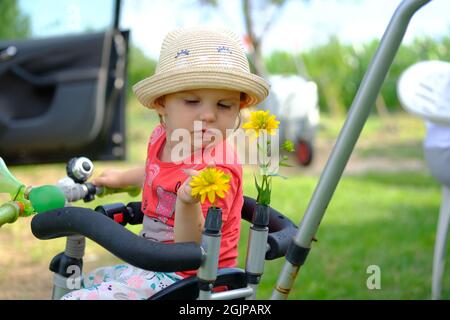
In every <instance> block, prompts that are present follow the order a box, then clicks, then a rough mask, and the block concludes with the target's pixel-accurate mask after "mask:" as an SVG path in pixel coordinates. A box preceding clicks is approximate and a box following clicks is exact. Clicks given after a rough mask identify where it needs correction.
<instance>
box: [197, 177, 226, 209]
mask: <svg viewBox="0 0 450 320" xmlns="http://www.w3.org/2000/svg"><path fill="white" fill-rule="evenodd" d="M229 183H230V176H229V175H227V174H225V173H224V172H223V171H222V170H219V169H216V168H205V169H203V170H202V171H201V172H200V173H199V174H198V175H196V176H193V177H192V180H191V182H190V183H189V185H190V186H191V187H192V191H191V196H193V197H197V196H200V202H201V203H202V204H203V202H205V198H206V196H208V200H209V202H210V203H211V204H212V205H213V206H214V202H215V201H216V195H217V196H218V197H220V198H224V197H225V193H226V192H227V191H228V189H229V188H230V184H229Z"/></svg>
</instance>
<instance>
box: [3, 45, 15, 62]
mask: <svg viewBox="0 0 450 320" xmlns="http://www.w3.org/2000/svg"><path fill="white" fill-rule="evenodd" d="M16 55H17V48H16V47H14V46H9V47H8V48H6V49H3V50H1V51H0V62H4V61H7V60H10V59H12V58H14V57H15V56H16Z"/></svg>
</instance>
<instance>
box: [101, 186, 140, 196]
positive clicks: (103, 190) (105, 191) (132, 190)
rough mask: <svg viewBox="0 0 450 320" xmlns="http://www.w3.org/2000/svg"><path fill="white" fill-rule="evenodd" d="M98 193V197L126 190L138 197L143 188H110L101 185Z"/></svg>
mask: <svg viewBox="0 0 450 320" xmlns="http://www.w3.org/2000/svg"><path fill="white" fill-rule="evenodd" d="M99 189H100V190H99V192H98V193H97V196H98V197H104V196H107V195H110V194H114V193H120V192H126V193H128V195H129V196H130V197H137V196H138V195H139V193H141V188H139V187H126V188H108V187H100V188H99Z"/></svg>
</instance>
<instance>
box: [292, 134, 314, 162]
mask: <svg viewBox="0 0 450 320" xmlns="http://www.w3.org/2000/svg"><path fill="white" fill-rule="evenodd" d="M295 152H296V155H297V161H298V162H299V163H300V164H301V165H302V166H308V165H309V164H310V163H311V161H312V158H313V147H312V144H311V142H309V141H306V140H302V139H300V140H298V141H297V147H296V151H295Z"/></svg>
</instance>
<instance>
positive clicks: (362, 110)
mask: <svg viewBox="0 0 450 320" xmlns="http://www.w3.org/2000/svg"><path fill="white" fill-rule="evenodd" d="M430 1H431V0H404V1H403V2H402V3H400V5H399V6H398V8H397V9H396V11H395V13H394V15H393V17H392V18H391V21H390V22H389V25H388V27H387V29H386V31H385V33H384V35H383V38H382V39H381V42H380V45H379V47H378V49H377V51H376V53H375V56H374V57H373V58H372V61H371V63H370V65H369V67H368V70H367V72H366V74H365V75H364V78H363V80H362V82H361V85H360V87H359V89H358V92H357V93H356V96H355V98H354V100H353V103H352V106H351V108H350V110H349V113H348V116H347V119H346V121H345V123H344V126H343V128H342V129H341V132H340V134H339V137H338V139H337V142H336V144H335V146H334V148H333V151H332V153H331V155H330V158H329V160H328V162H327V164H326V166H325V169H324V171H323V173H322V175H321V177H320V179H319V182H318V184H317V187H316V189H315V191H314V194H313V195H312V198H311V200H310V203H309V206H308V208H307V210H306V213H305V215H304V217H303V220H302V221H301V223H300V224H299V230H298V232H297V234H296V235H295V238H294V243H295V245H297V246H299V247H303V248H310V246H311V241H312V238H313V237H314V235H315V234H316V232H317V229H318V227H319V224H320V222H321V220H322V218H323V216H324V214H325V210H326V208H327V207H328V204H329V202H330V200H331V197H332V196H333V193H334V191H335V190H336V186H337V184H338V182H339V180H340V178H341V176H342V173H343V171H344V169H345V166H346V165H347V162H348V160H349V158H350V155H351V153H352V151H353V149H354V147H355V144H356V141H357V140H358V138H359V136H360V133H361V131H362V128H363V127H364V124H365V122H366V120H367V118H368V116H369V113H370V109H371V108H372V106H373V104H374V103H375V99H376V97H377V95H378V93H379V92H380V89H381V85H382V84H383V81H384V79H385V77H386V74H387V72H388V70H389V67H390V66H391V64H392V61H393V60H394V57H395V54H396V53H397V50H398V48H399V46H400V44H401V42H402V39H403V36H404V34H405V32H406V28H407V26H408V23H409V21H410V19H411V17H412V15H413V14H414V13H415V12H416V11H417V10H419V9H420V8H421V7H422V6H423V5H425V4H426V3H428V2H430ZM298 269H299V266H295V265H293V264H292V263H290V262H289V261H286V262H285V265H284V267H283V271H282V273H281V274H280V277H279V279H278V282H277V285H276V288H275V290H274V291H273V293H272V297H271V299H286V298H287V296H288V294H289V291H290V290H291V288H292V285H293V283H294V281H295V278H296V275H297V272H298Z"/></svg>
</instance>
